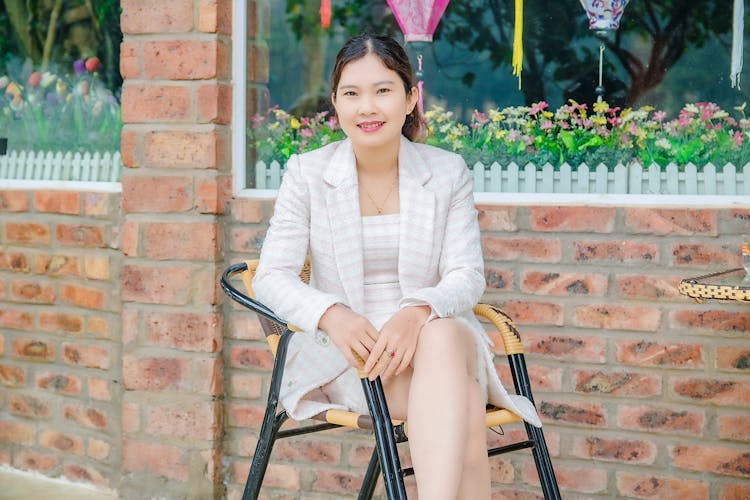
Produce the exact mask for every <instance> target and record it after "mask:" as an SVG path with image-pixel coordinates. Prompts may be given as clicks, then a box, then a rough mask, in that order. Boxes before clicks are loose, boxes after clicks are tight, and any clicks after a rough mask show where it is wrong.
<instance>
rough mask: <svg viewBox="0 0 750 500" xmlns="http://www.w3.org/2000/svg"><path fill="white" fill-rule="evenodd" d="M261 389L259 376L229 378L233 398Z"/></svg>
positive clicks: (253, 396) (255, 395) (249, 395)
mask: <svg viewBox="0 0 750 500" xmlns="http://www.w3.org/2000/svg"><path fill="white" fill-rule="evenodd" d="M1 368H2V366H1V365H0V369H1ZM0 377H1V375H0ZM1 380H2V379H1V378H0V381H1ZM262 389H263V378H262V377H261V376H260V375H254V374H234V375H232V376H231V377H230V378H229V394H231V396H232V397H234V398H244V399H257V398H259V397H260V395H261V394H262Z"/></svg>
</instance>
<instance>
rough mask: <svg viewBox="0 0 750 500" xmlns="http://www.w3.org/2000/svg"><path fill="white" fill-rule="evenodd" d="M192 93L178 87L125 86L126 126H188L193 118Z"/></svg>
mask: <svg viewBox="0 0 750 500" xmlns="http://www.w3.org/2000/svg"><path fill="white" fill-rule="evenodd" d="M191 101H192V99H191V96H190V89H189V88H187V87H183V86H176V85H170V86H166V85H125V86H123V89H122V101H121V102H122V122H123V123H153V122H173V123H176V122H187V121H190V120H191V118H192V115H193V104H192V102H191Z"/></svg>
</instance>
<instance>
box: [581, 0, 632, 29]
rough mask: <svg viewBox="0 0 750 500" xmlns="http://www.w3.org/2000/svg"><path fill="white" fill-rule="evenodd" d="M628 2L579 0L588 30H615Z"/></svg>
mask: <svg viewBox="0 0 750 500" xmlns="http://www.w3.org/2000/svg"><path fill="white" fill-rule="evenodd" d="M628 1H629V0H581V5H582V6H583V9H584V10H585V11H586V15H587V16H588V18H589V29H592V30H616V29H617V28H618V27H619V26H620V18H621V17H622V13H623V12H624V11H625V6H626V5H627V4H628Z"/></svg>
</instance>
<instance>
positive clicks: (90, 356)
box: [62, 342, 110, 370]
mask: <svg viewBox="0 0 750 500" xmlns="http://www.w3.org/2000/svg"><path fill="white" fill-rule="evenodd" d="M62 359H63V361H65V362H66V363H69V364H72V365H77V366H85V367H87V368H99V369H101V370H108V369H109V367H110V352H109V349H106V348H104V347H99V346H95V345H85V344H72V343H68V342H65V343H63V345H62Z"/></svg>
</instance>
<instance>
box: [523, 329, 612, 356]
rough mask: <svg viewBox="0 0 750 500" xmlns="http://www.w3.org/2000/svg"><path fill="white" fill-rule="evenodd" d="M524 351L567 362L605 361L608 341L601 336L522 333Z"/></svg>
mask: <svg viewBox="0 0 750 500" xmlns="http://www.w3.org/2000/svg"><path fill="white" fill-rule="evenodd" d="M522 339H523V345H524V352H526V353H528V354H539V355H540V356H543V357H544V358H547V359H559V360H564V361H566V362H570V361H584V362H588V363H603V362H604V361H606V356H605V349H606V346H607V341H606V340H605V339H602V338H601V337H581V336H575V337H568V336H563V335H538V334H533V333H526V332H524V333H523V334H522Z"/></svg>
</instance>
